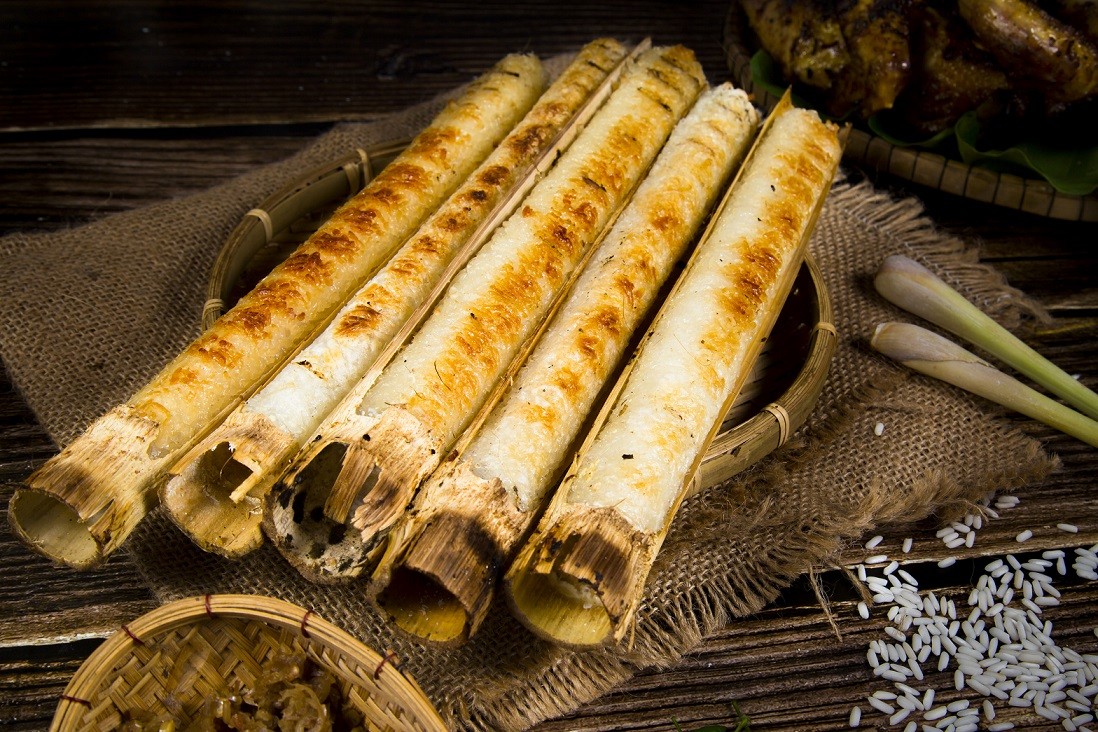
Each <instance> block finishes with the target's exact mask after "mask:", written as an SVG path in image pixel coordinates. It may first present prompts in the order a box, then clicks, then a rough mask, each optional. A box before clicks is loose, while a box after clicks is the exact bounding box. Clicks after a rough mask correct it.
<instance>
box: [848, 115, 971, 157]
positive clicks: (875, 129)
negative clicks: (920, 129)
mask: <svg viewBox="0 0 1098 732" xmlns="http://www.w3.org/2000/svg"><path fill="white" fill-rule="evenodd" d="M889 111H890V110H885V111H883V112H878V113H877V114H875V115H873V116H872V117H870V118H869V119H867V120H866V121H865V123H866V126H868V127H869V130H870V132H872V133H873V134H875V135H877V137H880V138H881V139H882V140H884V141H885V142H888V143H890V144H892V145H895V146H896V147H917V148H919V149H922V150H934V151H936V152H942V153H948V152H955V151H956V149H957V148H956V147H955V146H954V143H953V128H952V127H950V128H948V129H944V130H942V131H941V132H939V133H937V134H934V135H931V136H930V137H913V136H912V133H911V132H910V131H908V130H905V129H904V127H903V125H901V124H899V123H898V122H897V121H896V120H895V119H894V116H893V115H892V114H889Z"/></svg>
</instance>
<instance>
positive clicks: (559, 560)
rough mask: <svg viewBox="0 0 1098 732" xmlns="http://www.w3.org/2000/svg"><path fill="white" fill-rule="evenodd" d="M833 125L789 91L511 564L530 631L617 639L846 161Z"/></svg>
mask: <svg viewBox="0 0 1098 732" xmlns="http://www.w3.org/2000/svg"><path fill="white" fill-rule="evenodd" d="M840 155H841V145H840V143H839V140H838V135H837V131H836V129H835V128H834V126H833V125H828V124H824V123H822V122H820V120H819V118H818V117H817V116H816V114H815V113H814V112H809V111H804V110H798V109H795V108H793V107H791V106H790V105H789V104H788V100H786V101H785V102H784V103H783V104H781V105H779V106H778V108H776V109H775V111H774V112H773V113H772V114H771V116H770V118H769V119H768V121H767V124H766V126H765V127H764V130H763V132H762V133H761V134H760V138H759V140H758V141H757V142H756V144H755V146H754V148H753V149H752V152H751V154H750V155H749V157H748V159H747V161H745V163H744V166H743V168H742V169H741V171H740V173H739V175H738V176H737V179H736V181H735V182H734V184H733V186H732V188H731V190H730V192H729V194H728V197H727V198H726V199H725V201H724V202H723V204H722V207H721V208H720V210H719V211H718V213H717V215H716V216H715V218H714V220H713V222H712V223H711V224H710V226H709V227H708V229H707V231H706V234H705V236H704V237H703V239H702V241H701V242H700V243H699V245H698V247H697V249H696V251H695V253H694V255H693V256H692V257H691V260H690V262H689V264H688V266H687V269H686V271H685V272H684V273H683V275H682V276H681V277H680V278H679V280H678V281H677V283H676V286H675V288H674V290H673V291H672V293H671V294H670V295H669V296H668V299H667V300H666V302H665V304H664V306H663V307H662V308H661V310H660V312H659V314H658V315H657V316H656V319H655V321H654V322H653V325H652V327H651V329H650V330H649V332H648V334H647V335H646V337H645V340H644V341H643V342H642V344H641V346H640V348H639V351H638V353H637V356H636V357H635V358H634V360H633V361H632V362H631V363H630V365H629V366H628V367H627V369H626V372H625V374H624V375H623V376H622V377H621V378H620V379H619V382H618V384H617V386H616V388H615V391H614V394H612V395H611V397H610V399H608V401H607V405H606V407H605V408H604V410H603V412H602V413H601V414H600V415H599V418H598V419H597V420H596V424H595V426H594V427H593V429H592V430H591V433H590V434H589V436H588V438H587V440H586V441H585V443H584V444H583V445H582V446H581V448H580V450H579V451H578V453H577V456H576V458H575V461H574V463H573V464H572V466H571V468H570V469H569V471H568V474H567V475H566V476H565V478H564V480H563V481H562V483H561V485H560V486H559V488H558V489H557V491H556V493H555V494H554V496H553V499H552V501H551V502H550V504H549V506H548V508H547V509H546V511H545V514H544V515H543V516H542V518H541V519H540V521H539V523H538V526H537V528H536V529H535V530H534V532H533V534H532V535H531V536H530V538H529V539H528V540H527V541H526V542H525V543H524V544H523V546H522V548H521V549H520V550H519V552H518V555H517V557H516V558H515V560H514V562H513V563H512V565H511V567H510V568H509V570H508V572H507V574H506V576H505V587H506V592H507V597H508V601H509V603H510V604H511V606H512V608H513V610H514V611H515V614H516V615H517V616H518V617H519V619H520V620H521V621H522V622H523V623H524V624H526V625H527V626H528V627H529V628H531V629H532V630H533V631H534V632H535V633H537V634H539V635H541V636H542V637H545V638H548V639H550V640H553V641H555V642H558V643H562V644H567V645H573V646H592V645H598V644H603V643H610V642H614V641H617V640H620V639H621V638H622V637H623V636H624V635H625V634H626V632H627V631H628V629H629V627H630V626H631V624H632V622H633V620H634V618H635V614H636V612H637V608H638V606H639V604H640V599H641V595H642V592H643V589H644V583H645V581H646V579H647V576H648V573H649V571H650V569H651V567H652V563H653V561H654V559H655V556H656V553H657V552H658V551H659V548H660V546H661V545H662V543H663V539H664V537H665V536H666V533H667V530H668V527H669V526H670V522H671V520H672V519H673V517H674V515H675V512H676V510H677V509H678V506H679V504H680V502H681V501H682V499H683V497H684V495H685V493H686V491H687V489H688V488H689V486H690V483H691V481H692V479H693V477H694V474H695V472H696V470H697V467H698V464H699V463H700V461H701V458H702V456H703V455H704V453H705V449H706V448H707V446H708V445H709V442H710V441H711V440H712V438H713V436H714V434H715V433H716V432H717V430H718V429H719V427H720V424H721V420H722V417H723V415H724V412H725V411H726V409H727V407H728V405H729V404H731V403H732V401H733V399H734V398H735V396H736V393H737V392H738V391H739V388H740V386H741V385H742V383H743V381H744V379H745V377H746V376H747V374H748V372H749V371H750V368H751V365H752V363H753V361H754V357H755V356H756V355H757V353H758V351H759V350H760V347H761V344H762V342H763V340H764V339H765V337H766V336H767V334H768V333H769V331H770V328H771V327H772V325H773V323H774V320H775V319H776V317H777V314H778V312H779V311H780V309H781V305H782V303H783V302H784V300H785V297H786V294H787V293H788V290H789V287H790V285H791V284H792V281H793V279H794V276H795V274H796V272H797V270H798V268H799V267H800V264H801V260H802V258H803V253H804V249H805V246H806V243H807V240H808V237H809V234H810V233H811V230H812V227H813V225H814V222H815V219H816V216H817V215H818V212H819V210H820V207H821V206H822V204H823V200H824V198H825V197H826V194H827V191H828V190H829V187H830V183H831V181H832V179H833V176H834V173H835V170H836V168H837V166H838V162H839V158H840Z"/></svg>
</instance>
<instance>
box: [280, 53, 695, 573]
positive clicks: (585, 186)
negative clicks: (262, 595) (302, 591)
mask: <svg viewBox="0 0 1098 732" xmlns="http://www.w3.org/2000/svg"><path fill="white" fill-rule="evenodd" d="M704 83H705V81H704V76H703V74H702V71H701V68H700V66H699V65H698V63H697V61H696V59H695V58H694V56H693V54H692V53H691V52H690V51H689V50H687V49H685V48H682V47H679V46H676V47H671V48H657V49H651V50H648V51H646V52H644V53H643V54H641V55H640V56H639V57H638V58H637V59H636V61H635V62H633V63H631V64H630V66H629V68H628V69H627V70H626V71H625V72H624V73H623V75H622V77H621V80H620V84H619V86H618V88H617V89H616V90H615V91H614V93H613V94H611V95H610V97H609V98H608V99H607V101H606V103H605V104H604V105H603V106H602V107H601V108H600V109H599V111H598V112H597V113H596V114H595V116H594V117H593V118H592V120H591V122H590V123H589V124H588V125H587V127H586V128H585V129H584V130H583V131H582V132H581V133H580V135H579V136H578V137H577V138H576V140H575V141H574V142H573V143H572V144H571V146H569V148H568V149H567V150H566V151H565V153H564V154H563V155H562V156H561V157H560V159H559V160H558V161H557V163H556V165H555V166H554V167H553V168H552V169H551V170H550V171H549V172H548V173H547V174H546V176H545V177H544V178H543V179H542V180H541V181H540V182H539V183H538V184H537V185H536V186H535V187H534V188H533V190H532V191H531V192H530V194H529V195H528V196H527V197H526V199H525V200H524V201H523V203H522V204H521V206H520V207H519V210H518V211H516V212H515V213H514V214H513V215H512V216H511V217H510V218H509V219H508V220H507V221H506V222H505V223H504V224H503V225H502V226H501V227H500V228H499V229H498V230H497V231H496V232H495V234H494V235H493V236H492V238H491V239H490V240H489V241H488V242H487V243H486V244H485V245H484V247H482V248H481V250H480V251H479V252H478V254H477V255H476V256H475V257H473V258H472V259H471V260H470V262H469V264H468V265H467V266H466V267H465V269H464V270H463V271H462V272H461V273H459V274H458V276H457V277H455V278H454V281H453V283H452V284H451V285H450V287H449V289H448V290H447V292H446V294H445V296H444V297H443V298H442V300H441V301H440V302H439V304H438V305H437V307H436V308H435V310H434V312H433V313H432V314H431V316H430V317H429V318H427V320H426V321H425V322H424V323H423V325H422V326H421V328H420V330H419V331H418V332H417V334H416V335H415V336H414V338H413V339H412V340H411V342H410V343H409V344H408V345H407V346H406V347H405V348H404V349H403V350H402V351H401V352H400V353H398V354H397V355H396V356H395V357H394V358H393V359H392V360H391V361H390V362H389V364H388V366H387V367H386V368H385V370H384V371H383V372H382V373H381V374H380V376H379V377H378V378H377V380H376V381H375V382H373V383H372V384H363V385H361V388H360V387H356V389H355V390H353V391H352V392H351V393H350V394H349V395H348V397H347V398H345V400H344V401H343V402H342V403H341V404H340V406H339V407H337V408H336V410H335V411H334V412H333V413H332V415H330V417H329V418H328V419H326V420H325V422H324V423H323V424H322V425H321V427H320V428H318V429H317V431H316V432H315V433H314V435H313V436H312V437H310V438H309V439H308V440H307V441H306V448H305V450H304V451H303V452H302V453H301V455H299V457H298V458H297V459H295V460H294V462H293V463H292V464H291V467H290V469H289V471H288V472H287V474H286V477H285V478H284V480H283V481H281V482H280V484H279V486H276V489H275V490H274V491H273V492H272V494H271V496H270V498H269V500H268V502H267V508H268V512H267V515H266V520H265V528H266V529H267V531H268V533H269V535H271V536H272V538H273V539H274V541H275V544H276V546H278V548H279V550H280V551H281V552H282V553H283V554H284V555H285V556H286V557H287V558H288V559H289V560H290V561H291V563H293V564H294V565H295V566H296V567H297V568H298V569H299V570H300V571H302V573H304V574H305V575H306V576H307V577H310V578H312V579H314V580H317V581H339V580H342V579H348V578H351V577H354V576H357V575H359V574H361V573H362V572H363V571H364V570H366V569H367V568H369V567H370V566H371V565H372V564H373V563H374V562H375V561H376V558H377V556H378V550H379V549H380V548H381V547H382V546H383V544H382V542H380V541H379V539H381V538H382V537H383V536H384V534H385V533H386V532H387V531H388V530H389V528H390V527H391V526H392V524H393V522H394V521H395V520H396V519H397V518H399V517H400V516H401V515H402V514H403V512H404V510H405V508H406V507H407V505H408V503H409V501H410V500H411V498H412V497H413V495H414V494H415V491H416V490H417V489H418V487H419V484H420V483H421V482H422V481H423V480H424V479H425V478H426V477H427V476H428V475H429V474H430V473H432V472H433V471H434V470H435V469H436V468H437V467H438V466H439V464H440V463H441V461H442V460H443V458H444V457H446V456H447V454H448V452H449V451H450V449H451V448H452V446H453V445H454V443H455V442H456V441H457V439H458V437H459V436H460V435H461V434H462V432H463V430H465V428H466V427H467V426H468V425H469V424H470V423H472V422H473V421H474V419H476V417H477V414H478V412H479V411H480V410H481V409H482V407H484V406H485V403H486V402H487V400H488V399H489V396H490V395H491V394H492V393H493V392H494V391H495V390H496V388H497V385H498V383H499V382H500V379H501V378H502V377H503V376H504V374H505V372H507V370H508V369H509V368H511V365H512V362H513V360H514V359H515V358H516V356H517V355H518V354H519V352H520V351H521V350H522V349H523V348H524V345H525V344H527V342H528V341H529V339H530V338H531V337H532V336H533V334H534V333H535V332H536V331H537V329H538V328H539V327H540V325H541V321H542V319H543V318H544V317H545V316H546V315H547V313H548V312H549V311H550V309H551V308H552V307H553V304H554V302H555V301H557V300H558V299H559V296H560V294H561V292H562V290H563V289H564V288H565V286H566V284H567V282H568V281H569V278H570V277H571V276H572V274H573V272H574V271H575V270H576V268H577V267H578V266H579V264H580V262H581V261H582V260H583V258H584V256H585V255H586V253H587V252H588V250H589V248H590V247H591V245H592V244H593V243H594V241H595V240H596V239H597V238H598V237H599V235H600V234H601V233H602V231H603V229H604V227H605V226H606V225H607V224H608V222H609V221H610V220H611V218H612V217H613V216H614V215H615V214H616V213H617V212H618V211H619V210H620V208H621V206H622V205H624V203H625V201H626V200H627V198H628V196H629V195H630V193H631V192H632V190H633V189H634V187H635V186H636V184H637V183H638V182H639V181H640V179H641V178H642V177H643V175H644V173H645V172H646V170H647V169H648V167H649V165H650V164H651V162H652V160H653V159H654V158H655V156H656V154H657V152H658V151H659V149H660V147H661V146H662V145H663V143H664V142H665V141H666V140H667V137H668V136H669V135H670V133H671V130H672V128H673V127H674V125H675V123H676V122H677V121H678V119H679V118H680V117H681V116H682V115H683V114H684V113H685V111H686V110H687V108H688V107H689V106H690V104H691V103H692V102H693V100H694V99H695V97H696V96H697V94H698V93H699V91H700V90H701V88H702V87H703V85H704ZM352 509H353V519H354V520H353V522H352V523H353V528H351V529H347V520H348V518H349V517H350V516H351V515H352Z"/></svg>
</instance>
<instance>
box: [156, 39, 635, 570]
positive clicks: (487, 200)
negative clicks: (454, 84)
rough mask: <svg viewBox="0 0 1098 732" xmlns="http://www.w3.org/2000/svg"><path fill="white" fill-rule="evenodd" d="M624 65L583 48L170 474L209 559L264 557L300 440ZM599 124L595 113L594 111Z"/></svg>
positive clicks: (182, 513)
mask: <svg viewBox="0 0 1098 732" xmlns="http://www.w3.org/2000/svg"><path fill="white" fill-rule="evenodd" d="M625 54H626V49H625V48H624V47H623V46H622V45H621V44H620V43H618V42H617V41H613V40H610V39H602V40H598V41H595V42H592V43H590V44H588V45H587V46H586V47H585V48H583V49H582V50H581V51H580V52H579V54H577V56H576V59H575V60H574V61H573V62H572V63H571V64H570V65H569V66H568V68H566V69H565V70H564V71H563V72H562V74H561V75H560V77H559V78H558V79H557V80H556V81H555V82H554V83H553V85H552V86H551V87H550V88H549V89H548V90H547V91H546V92H545V94H543V95H542V97H541V98H540V99H539V100H538V103H537V104H535V105H534V108H533V109H531V110H530V112H529V113H528V114H527V115H526V116H525V117H524V118H523V120H522V121H521V122H520V123H519V124H518V125H517V126H516V127H515V128H514V129H513V130H512V131H511V133H510V134H509V135H508V136H507V138H506V139H504V141H503V142H502V143H500V145H499V147H497V148H496V149H495V150H494V151H493V152H492V154H491V155H489V156H488V158H487V159H486V160H485V161H484V162H483V163H482V164H481V165H480V167H479V168H478V169H477V170H476V171H475V172H474V173H473V174H472V175H471V176H470V177H469V179H468V180H467V181H466V182H465V183H463V184H462V185H461V187H459V188H458V190H457V191H456V192H455V193H454V194H453V195H452V196H451V197H450V198H449V199H448V200H447V201H446V203H444V204H443V205H442V206H441V207H440V208H439V209H438V210H437V211H436V212H435V213H434V214H432V215H431V217H430V218H429V219H428V220H427V222H426V223H424V225H423V226H422V227H420V229H419V231H418V232H417V233H416V235H415V236H413V237H412V238H411V239H409V240H408V241H407V242H405V244H404V245H403V246H402V247H401V248H400V251H398V252H397V253H396V254H395V255H394V256H393V258H392V259H391V260H390V261H389V263H388V264H386V265H385V267H383V268H382V270H381V271H380V272H378V274H377V275H376V276H374V277H373V278H372V279H371V280H370V281H369V282H368V283H367V284H366V285H365V286H363V287H362V288H361V289H360V290H359V291H358V292H357V293H356V294H355V295H354V296H353V297H352V298H351V299H350V300H349V301H348V302H347V304H345V305H344V306H343V308H342V309H341V310H340V311H339V313H338V314H337V315H336V317H335V319H334V320H333V321H332V323H331V324H330V325H329V326H328V327H327V328H326V329H325V331H324V332H323V333H321V334H320V335H319V336H318V337H317V338H316V339H315V340H313V341H312V342H311V343H310V344H309V345H308V346H306V347H305V348H304V349H303V350H302V351H301V352H300V353H298V354H297V355H296V356H295V357H294V358H293V359H292V360H291V361H290V362H289V363H287V364H286V366H285V367H283V369H282V370H281V371H280V372H279V373H278V374H277V375H276V376H275V377H274V378H273V379H272V380H271V381H270V382H268V383H267V384H266V385H265V386H264V387H263V388H262V389H260V390H259V391H257V392H256V393H255V394H253V395H252V396H251V397H250V398H249V399H248V401H246V402H244V403H243V404H241V405H240V406H239V407H237V408H236V409H235V410H233V412H232V413H231V414H230V415H229V416H228V418H227V419H226V420H225V421H224V422H223V423H222V424H221V425H220V426H219V427H218V428H217V429H215V430H214V431H213V432H211V433H210V434H209V435H208V436H207V437H206V438H205V439H203V440H202V441H201V442H199V443H198V445H196V446H195V447H194V448H193V449H192V450H191V451H190V452H189V453H188V454H187V455H186V456H185V457H184V458H183V459H182V460H181V461H180V462H179V464H178V465H176V466H175V467H173V468H172V469H171V473H172V475H173V476H174V477H173V478H171V479H170V480H169V481H168V482H167V484H166V485H165V486H164V488H163V489H162V490H161V494H160V497H161V502H162V503H163V504H164V506H165V507H166V508H167V510H168V513H169V515H170V516H171V517H172V519H173V520H174V521H175V522H176V523H177V524H178V525H179V526H180V527H181V528H182V529H183V531H184V532H186V533H187V534H188V535H190V536H191V538H192V539H194V541H195V542H196V543H197V544H198V545H199V546H201V547H202V548H203V549H206V550H207V551H213V552H217V553H219V554H223V555H225V556H229V557H237V556H241V555H243V554H246V553H247V552H249V551H252V550H253V549H255V548H257V547H258V546H259V545H260V544H261V543H262V540H263V532H262V530H261V528H260V524H261V521H262V515H263V507H262V501H263V499H264V497H265V496H266V494H267V493H268V492H269V490H270V488H271V486H273V485H274V483H275V481H276V479H277V478H278V477H279V476H280V475H281V473H282V472H283V471H284V470H285V469H286V467H287V465H288V463H289V461H290V459H292V458H293V456H294V455H295V454H296V453H297V452H298V451H299V450H300V449H301V446H302V443H303V442H304V440H305V439H306V438H307V437H308V436H309V435H310V434H311V433H312V432H313V430H315V429H316V428H317V427H319V426H320V422H321V420H322V419H323V418H324V417H325V416H327V415H328V413H329V412H331V410H332V409H334V408H335V406H336V405H337V404H338V403H339V401H340V399H342V398H343V397H344V396H346V394H347V392H348V391H350V390H351V388H352V387H354V385H355V384H356V383H358V381H359V380H360V379H361V378H363V377H364V376H365V375H366V372H367V370H368V369H370V368H371V366H372V365H373V364H374V363H375V362H376V361H377V359H378V358H380V357H381V356H382V354H383V352H385V351H386V350H387V349H388V348H389V345H390V343H391V342H393V341H394V339H396V336H397V334H398V332H401V331H407V330H410V329H411V328H413V327H414V326H415V324H416V323H415V321H416V320H417V318H416V317H414V316H417V315H418V316H419V318H420V319H421V318H422V315H423V314H425V313H426V312H428V310H429V308H430V305H431V304H432V303H433V302H434V300H436V299H437V297H438V294H437V293H439V292H440V290H441V288H442V286H443V285H444V284H445V283H446V280H447V276H446V273H447V272H452V271H454V269H455V268H456V267H459V266H460V265H462V264H464V262H465V261H467V260H468V258H469V256H470V255H471V254H472V253H473V252H475V251H476V249H477V248H478V247H479V246H480V245H481V244H483V242H484V241H485V240H486V239H487V237H488V235H489V234H490V233H491V230H492V229H493V228H494V226H495V224H498V222H499V221H500V220H502V218H504V217H505V216H506V215H507V214H508V213H510V209H513V208H514V205H515V203H514V202H515V201H517V196H514V195H511V196H509V195H508V194H509V193H511V192H512V191H513V190H514V189H515V188H516V187H518V184H519V183H520V182H522V180H523V178H524V176H526V173H527V172H528V171H530V170H531V169H532V168H534V166H535V164H536V163H538V162H539V161H542V160H545V161H548V160H551V156H552V154H553V152H554V150H556V149H557V147H558V146H559V145H560V144H561V143H562V142H563V140H562V139H559V138H563V137H565V136H564V135H562V134H561V132H562V130H563V129H564V128H565V126H566V125H567V123H568V122H569V121H570V120H571V119H573V117H576V116H577V115H578V114H579V113H580V112H581V111H583V109H584V108H585V106H587V105H585V103H589V105H590V106H594V104H593V103H594V102H595V101H597V100H596V99H595V98H594V97H593V96H592V94H593V93H594V92H595V91H596V90H597V89H598V88H599V86H600V85H601V84H602V83H603V81H605V80H606V79H607V77H608V75H609V73H610V72H611V71H613V70H614V67H615V65H616V64H618V63H619V62H620V61H621V60H622V58H623V57H624V56H625ZM591 113H593V109H592V110H591Z"/></svg>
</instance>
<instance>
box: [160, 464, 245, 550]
mask: <svg viewBox="0 0 1098 732" xmlns="http://www.w3.org/2000/svg"><path fill="white" fill-rule="evenodd" d="M253 476H254V472H253V471H252V470H251V469H249V468H248V467H247V466H245V465H244V464H243V463H240V462H238V461H236V460H234V459H233V457H232V451H231V450H230V449H229V446H228V445H227V444H226V443H221V444H219V445H217V446H216V447H215V448H214V449H212V450H209V451H206V452H204V453H203V454H202V455H201V456H200V457H199V458H198V459H196V460H194V461H193V462H191V463H190V464H189V465H188V467H187V468H186V469H185V470H183V471H182V472H181V473H180V474H179V475H177V476H175V477H173V478H171V479H170V480H169V481H168V482H167V483H166V484H165V485H164V487H163V488H162V489H161V491H160V501H161V503H162V504H163V505H164V507H165V508H166V509H167V512H168V516H169V517H170V518H171V519H172V521H173V522H174V523H175V524H176V525H177V526H178V527H179V528H180V529H181V530H182V531H183V533H185V534H187V536H189V537H190V538H191V540H192V541H194V542H195V544H197V545H198V546H199V547H201V548H202V549H203V550H205V551H208V552H213V553H216V554H220V555H222V556H225V557H229V558H236V557H241V556H244V555H245V554H247V553H248V552H251V551H253V550H254V549H258V548H259V546H260V545H261V544H262V543H263V532H262V530H261V529H260V524H261V522H262V520H263V504H262V501H261V499H260V498H259V497H252V496H245V497H244V498H243V499H242V500H240V501H239V502H237V501H233V500H232V499H231V498H230V496H231V494H232V492H233V490H234V488H235V487H237V486H238V485H240V484H241V483H242V482H244V481H245V480H247V479H248V478H251V477H253Z"/></svg>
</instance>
